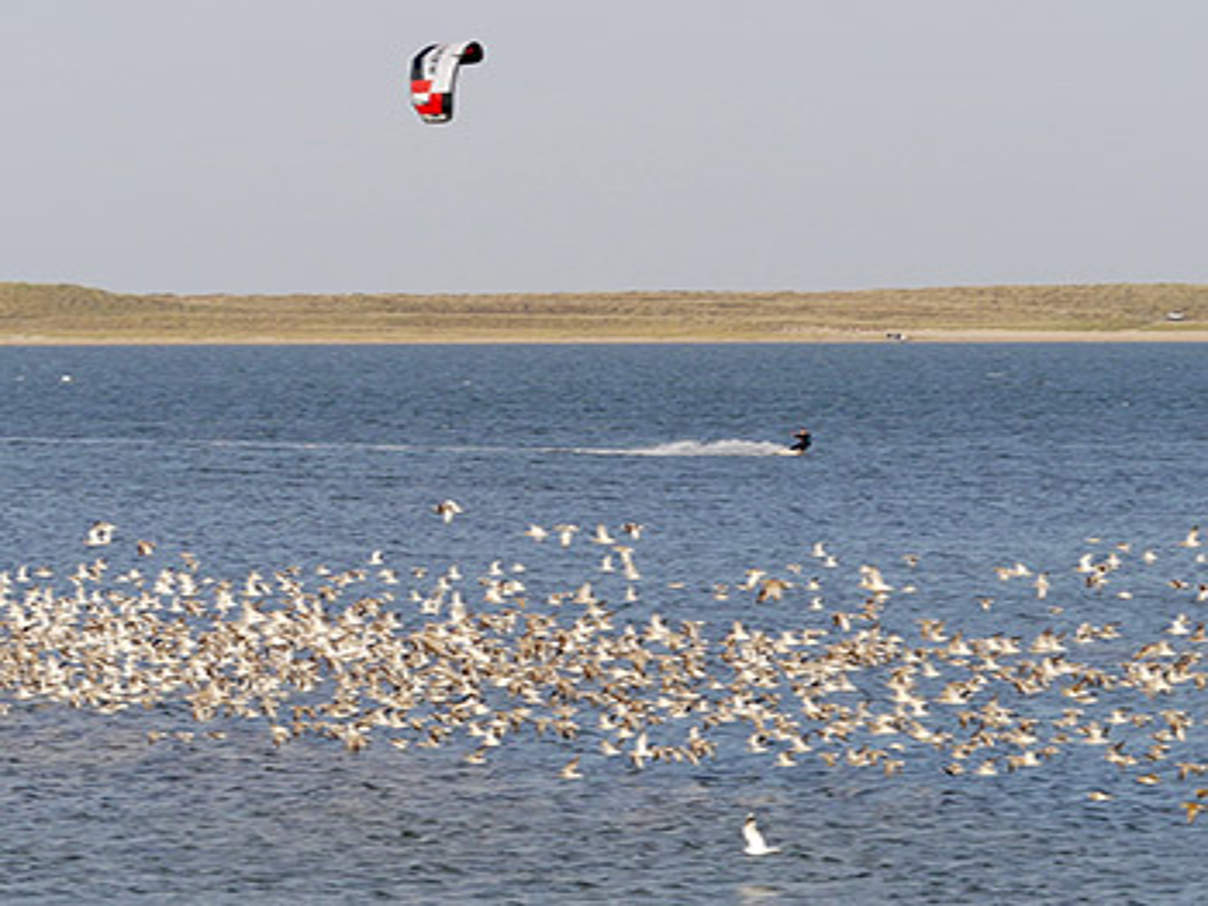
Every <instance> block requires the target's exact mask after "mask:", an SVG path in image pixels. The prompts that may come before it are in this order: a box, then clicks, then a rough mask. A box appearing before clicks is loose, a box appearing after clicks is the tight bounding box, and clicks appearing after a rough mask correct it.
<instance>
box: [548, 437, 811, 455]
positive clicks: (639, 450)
mask: <svg viewBox="0 0 1208 906" xmlns="http://www.w3.org/2000/svg"><path fill="white" fill-rule="evenodd" d="M571 452H574V453H582V454H589V455H594V456H781V455H784V454H785V453H786V452H787V448H786V447H785V446H784V444H778V443H774V442H772V441H770V440H740V439H738V438H729V439H727V440H710V441H699V440H673V441H669V442H667V443H662V444H654V445H653V446H649V447H577V448H575V449H574V450H572V451H571Z"/></svg>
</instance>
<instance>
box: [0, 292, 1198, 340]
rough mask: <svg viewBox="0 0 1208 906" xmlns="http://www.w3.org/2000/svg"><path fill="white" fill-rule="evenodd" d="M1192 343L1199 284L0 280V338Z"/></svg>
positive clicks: (1195, 338)
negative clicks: (398, 285)
mask: <svg viewBox="0 0 1208 906" xmlns="http://www.w3.org/2000/svg"><path fill="white" fill-rule="evenodd" d="M895 342H908V343H1053V342H1062V343H1173V342H1181V343H1187V342H1191V343H1205V342H1208V285H1199V284H1185V283H1157V284H1129V283H1119V284H1094V285H1073V286H981V287H978V286H973V287H937V288H932V289H902V290H893V289H886V290H862V291H852V292H812V293H798V292H777V293H732V292H672V291H667V292H623V293H544V294H542V293H532V294H516V293H500V294H493V295H489V294H479V295H416V294H403V293H395V294H390V293H382V294H372V295H369V294H347V295H305V294H298V295H288V296H255V295H248V296H240V295H193V296H178V295H173V294H152V295H129V294H120V293H111V292H107V291H105V290H101V289H94V288H89V287H82V286H75V285H70V284H29V283H0V345H3V346H62V345H89V346H104V345H306V344H310V345H333V344H377V345H380V344H448V345H453V344H574V343H583V344H589V343H616V344H622V343H661V344H670V343H801V344H806V343H895Z"/></svg>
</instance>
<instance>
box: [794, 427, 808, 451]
mask: <svg viewBox="0 0 1208 906" xmlns="http://www.w3.org/2000/svg"><path fill="white" fill-rule="evenodd" d="M793 437H795V438H797V441H796V443H794V444H792V445H791V446H790V447H789V449H790V450H793V451H795V452H797V453H804V452H805V451H806V450H808V449H809V448H810V442H811V440H812V438H811V437H810V432H809V431H808V430H807V429H805V428H802V429H801V430H800V431H798V432H797V433H795V434H794V435H793Z"/></svg>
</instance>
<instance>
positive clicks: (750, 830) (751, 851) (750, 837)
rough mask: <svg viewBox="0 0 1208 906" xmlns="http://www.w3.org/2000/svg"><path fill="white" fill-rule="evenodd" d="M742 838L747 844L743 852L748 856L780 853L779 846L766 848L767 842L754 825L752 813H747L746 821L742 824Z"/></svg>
mask: <svg viewBox="0 0 1208 906" xmlns="http://www.w3.org/2000/svg"><path fill="white" fill-rule="evenodd" d="M742 838H743V839H744V840H746V842H747V845H746V847H745V848H744V849H743V852H744V853H746V854H747V855H748V856H766V855H769V854H771V853H778V852H780V847H779V846H768V844H767V841H766V840H764V839H763V834H761V833H760V832H759V827H758V826H757V825H756V824H755V813H754V812H749V813H748V814H747V820H746V821H744V822H743V824H742Z"/></svg>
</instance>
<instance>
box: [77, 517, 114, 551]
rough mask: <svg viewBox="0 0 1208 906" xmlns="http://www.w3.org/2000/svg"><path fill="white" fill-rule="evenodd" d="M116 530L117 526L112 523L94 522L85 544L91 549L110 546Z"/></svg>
mask: <svg viewBox="0 0 1208 906" xmlns="http://www.w3.org/2000/svg"><path fill="white" fill-rule="evenodd" d="M115 528H116V526H115V525H114V524H113V523H112V522H103V521H98V522H94V523H92V525H91V527H89V529H88V537H87V538H85V539H84V543H85V544H87V545H88V546H89V547H100V546H101V545H103V544H108V543H109V542H110V541H112V540H113V530H114V529H115Z"/></svg>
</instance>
